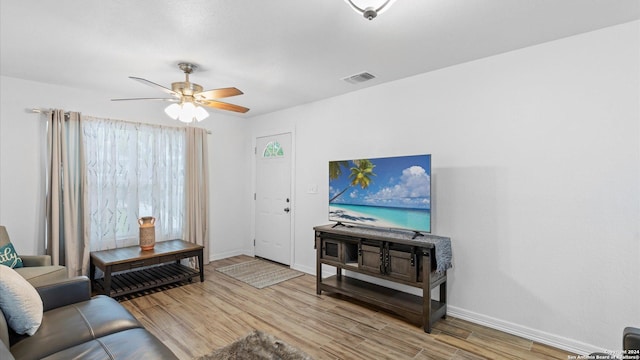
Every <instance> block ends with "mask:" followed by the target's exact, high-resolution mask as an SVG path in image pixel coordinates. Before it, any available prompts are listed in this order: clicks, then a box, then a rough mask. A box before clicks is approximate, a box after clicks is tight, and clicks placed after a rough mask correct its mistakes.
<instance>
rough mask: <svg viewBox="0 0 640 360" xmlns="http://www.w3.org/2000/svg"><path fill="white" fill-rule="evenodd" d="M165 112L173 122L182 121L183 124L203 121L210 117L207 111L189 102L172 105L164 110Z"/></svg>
mask: <svg viewBox="0 0 640 360" xmlns="http://www.w3.org/2000/svg"><path fill="white" fill-rule="evenodd" d="M164 112H165V113H166V114H167V115H169V117H170V118H172V119H173V120H180V121H182V122H183V123H190V122H194V121H202V120H204V119H206V118H208V117H209V113H208V112H207V110H205V109H204V108H203V107H202V106H199V105H196V104H194V103H193V101H188V100H187V101H183V102H181V103H180V104H171V105H169V106H167V107H166V108H165V109H164Z"/></svg>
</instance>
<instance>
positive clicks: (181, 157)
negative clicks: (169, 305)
mask: <svg viewBox="0 0 640 360" xmlns="http://www.w3.org/2000/svg"><path fill="white" fill-rule="evenodd" d="M83 132H84V147H85V163H86V171H87V189H88V194H87V198H88V204H87V207H88V209H87V211H88V213H89V229H90V241H91V251H95V250H104V249H111V248H117V247H123V246H131V245H137V244H138V237H139V225H138V219H139V218H140V217H142V216H153V217H155V218H156V223H155V229H156V240H157V241H162V240H168V239H173V238H181V237H182V232H183V231H182V230H183V224H184V208H185V198H184V185H185V156H186V152H185V141H186V139H185V132H184V130H183V129H179V128H167V127H160V126H153V125H144V124H133V123H127V122H123V121H114V120H106V119H95V118H88V119H87V120H86V121H84V125H83Z"/></svg>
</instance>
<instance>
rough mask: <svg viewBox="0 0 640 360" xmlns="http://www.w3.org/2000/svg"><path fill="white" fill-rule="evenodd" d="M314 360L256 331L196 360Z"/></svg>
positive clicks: (280, 341) (272, 337)
mask: <svg viewBox="0 0 640 360" xmlns="http://www.w3.org/2000/svg"><path fill="white" fill-rule="evenodd" d="M240 359H241V360H313V359H312V358H311V356H309V355H307V354H305V353H304V352H302V351H301V350H299V349H296V348H295V347H293V346H291V345H289V344H287V343H285V342H283V341H282V340H278V339H276V338H275V337H274V336H272V335H269V334H266V333H263V332H262V331H259V330H254V331H253V332H252V333H251V334H249V335H247V336H245V337H243V338H242V339H240V340H238V341H236V342H234V343H232V344H229V345H227V346H225V347H223V348H220V349H217V350H214V351H213V352H212V353H211V354H208V355H204V356H201V357H199V358H196V359H195V360H240Z"/></svg>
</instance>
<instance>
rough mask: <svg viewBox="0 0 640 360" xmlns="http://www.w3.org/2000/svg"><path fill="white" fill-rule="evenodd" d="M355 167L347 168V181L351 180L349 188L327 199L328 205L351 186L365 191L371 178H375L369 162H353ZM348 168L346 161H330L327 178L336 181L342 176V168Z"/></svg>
mask: <svg viewBox="0 0 640 360" xmlns="http://www.w3.org/2000/svg"><path fill="white" fill-rule="evenodd" d="M353 163H354V164H355V166H353V167H351V168H349V171H351V174H349V179H351V183H350V184H349V186H347V187H346V188H344V189H343V190H342V191H340V192H339V193H338V194H337V195H336V196H334V197H332V198H331V199H329V203H331V202H333V201H334V200H335V199H337V198H339V197H340V195H342V194H344V193H345V192H346V191H347V190H348V189H350V188H351V187H352V186H356V185H359V186H360V187H361V188H363V189H366V188H368V187H369V184H371V181H372V180H371V177H372V176H376V174H375V173H374V172H373V168H374V167H376V166H375V165H374V164H373V163H372V162H371V161H370V160H368V159H361V160H353ZM348 166H349V162H348V161H331V162H329V178H330V179H337V178H339V177H340V175H342V168H343V167H344V168H347V167H348Z"/></svg>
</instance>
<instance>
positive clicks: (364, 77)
mask: <svg viewBox="0 0 640 360" xmlns="http://www.w3.org/2000/svg"><path fill="white" fill-rule="evenodd" d="M375 78H376V77H375V76H373V75H372V74H369V73H368V72H366V71H365V72H361V73H359V74H355V75H351V76H347V77H346V78H343V79H342V80H344V81H346V82H348V83H350V84H359V83H361V82H365V81H369V80H371V79H375Z"/></svg>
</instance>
